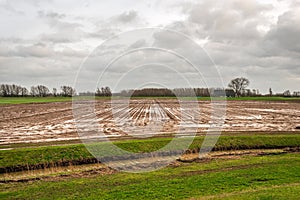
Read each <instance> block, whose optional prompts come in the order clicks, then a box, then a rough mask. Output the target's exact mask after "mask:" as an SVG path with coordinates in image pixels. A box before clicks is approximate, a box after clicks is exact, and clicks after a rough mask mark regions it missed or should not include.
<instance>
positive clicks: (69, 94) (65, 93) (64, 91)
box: [61, 85, 76, 97]
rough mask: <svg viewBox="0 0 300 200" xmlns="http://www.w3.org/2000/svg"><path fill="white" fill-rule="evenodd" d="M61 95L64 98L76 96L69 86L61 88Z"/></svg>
mask: <svg viewBox="0 0 300 200" xmlns="http://www.w3.org/2000/svg"><path fill="white" fill-rule="evenodd" d="M61 91H62V93H61V95H62V96H64V97H72V96H74V95H75V94H76V91H75V89H74V88H72V87H71V86H65V85H64V86H61Z"/></svg>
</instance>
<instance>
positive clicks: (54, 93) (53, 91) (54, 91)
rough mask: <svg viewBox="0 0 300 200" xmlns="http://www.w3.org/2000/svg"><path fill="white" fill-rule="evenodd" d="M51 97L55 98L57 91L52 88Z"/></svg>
mask: <svg viewBox="0 0 300 200" xmlns="http://www.w3.org/2000/svg"><path fill="white" fill-rule="evenodd" d="M52 95H53V96H54V97H56V96H57V89H56V88H53V89H52Z"/></svg>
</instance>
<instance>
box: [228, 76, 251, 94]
mask: <svg viewBox="0 0 300 200" xmlns="http://www.w3.org/2000/svg"><path fill="white" fill-rule="evenodd" d="M249 83H250V81H249V80H248V79H247V78H243V77H241V78H235V79H233V80H231V81H230V83H229V84H228V87H230V88H232V89H233V91H234V93H235V95H236V96H238V97H239V96H241V94H242V91H243V90H245V89H246V87H247V86H248V85H249Z"/></svg>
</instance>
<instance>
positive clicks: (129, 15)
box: [114, 10, 138, 23]
mask: <svg viewBox="0 0 300 200" xmlns="http://www.w3.org/2000/svg"><path fill="white" fill-rule="evenodd" d="M137 17H138V14H137V12H136V11H134V10H130V11H127V12H124V13H122V14H120V15H118V16H116V17H115V18H114V20H115V21H118V22H122V23H129V22H132V21H134V20H136V19H137Z"/></svg>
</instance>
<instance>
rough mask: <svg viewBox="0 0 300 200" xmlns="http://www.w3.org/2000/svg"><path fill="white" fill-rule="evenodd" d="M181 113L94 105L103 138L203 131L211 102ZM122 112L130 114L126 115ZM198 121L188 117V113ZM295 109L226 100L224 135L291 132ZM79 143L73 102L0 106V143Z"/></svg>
mask: <svg viewBox="0 0 300 200" xmlns="http://www.w3.org/2000/svg"><path fill="white" fill-rule="evenodd" d="M185 105H187V106H185V107H184V109H183V108H182V107H181V108H180V106H179V103H178V101H176V100H149V99H145V100H132V101H131V102H130V106H129V109H128V108H127V107H126V106H125V105H123V104H115V105H113V108H114V115H113V114H112V111H111V110H112V109H111V107H112V106H111V102H110V101H105V100H102V101H97V103H96V116H97V122H98V123H99V127H100V129H101V131H102V132H103V133H105V134H106V135H108V136H114V137H118V136H125V135H128V134H133V135H136V136H139V135H147V134H149V135H151V134H161V133H174V132H176V131H180V133H183V134H184V133H188V132H190V131H193V130H195V128H196V130H197V132H203V133H205V131H207V129H208V128H209V127H210V124H211V103H210V102H209V101H199V110H197V109H198V108H197V109H195V107H194V105H195V102H193V103H192V104H191V105H189V102H186V104H185ZM125 111H129V115H126V112H125ZM191 113H193V114H195V113H196V114H197V116H198V118H197V119H195V118H193V116H192V114H191ZM299 125H300V104H299V103H295V102H262V101H228V102H227V110H226V117H225V124H224V126H223V131H296V129H295V128H296V126H299ZM73 139H78V134H77V129H76V126H75V122H74V117H73V112H72V103H71V102H61V103H45V104H21V105H7V106H0V144H8V143H23V142H46V141H59V140H73Z"/></svg>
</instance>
